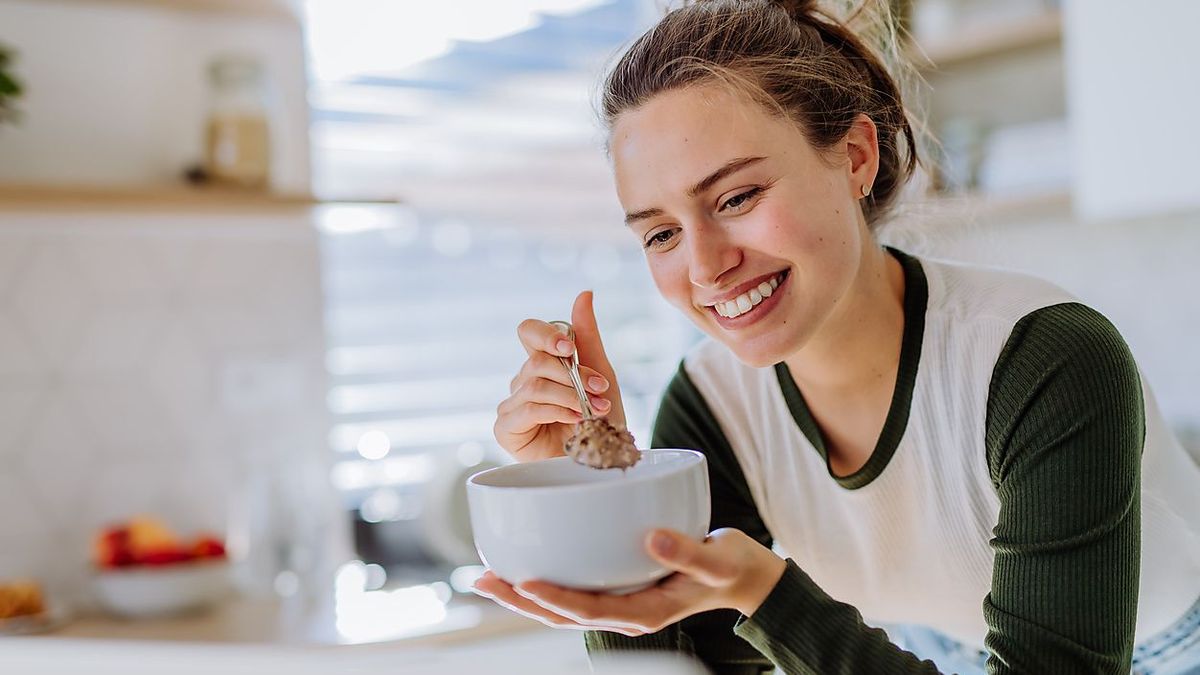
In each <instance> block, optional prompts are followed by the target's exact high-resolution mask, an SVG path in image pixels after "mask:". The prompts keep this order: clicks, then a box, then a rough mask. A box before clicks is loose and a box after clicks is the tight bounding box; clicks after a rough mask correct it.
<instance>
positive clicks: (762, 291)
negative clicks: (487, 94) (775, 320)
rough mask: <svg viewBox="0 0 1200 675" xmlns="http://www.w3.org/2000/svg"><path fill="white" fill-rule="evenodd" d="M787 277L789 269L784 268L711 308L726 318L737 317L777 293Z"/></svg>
mask: <svg viewBox="0 0 1200 675" xmlns="http://www.w3.org/2000/svg"><path fill="white" fill-rule="evenodd" d="M786 277H787V270H784V271H782V272H780V273H778V274H776V275H775V276H773V277H771V278H770V279H768V280H767V281H764V282H762V283H760V284H759V285H758V286H755V287H754V288H752V289H750V290H749V291H746V292H745V293H742V294H741V295H739V296H737V297H736V298H734V299H732V300H728V301H726V302H718V303H717V304H715V305H711V308H712V309H713V311H715V312H716V313H717V314H719V315H721V316H722V317H724V318H726V319H735V318H737V317H739V316H741V315H743V314H745V313H747V312H749V311H750V310H752V309H754V308H755V307H757V306H758V305H759V304H761V303H762V302H763V300H766V299H767V298H769V297H771V295H772V294H774V293H775V289H777V288H779V284H780V283H782V282H783V280H784V279H785V278H786Z"/></svg>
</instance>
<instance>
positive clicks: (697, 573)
mask: <svg viewBox="0 0 1200 675" xmlns="http://www.w3.org/2000/svg"><path fill="white" fill-rule="evenodd" d="M646 548H647V549H649V551H650V555H651V556H652V557H653V558H655V559H656V560H657V561H658V562H660V563H662V564H663V565H664V566H665V567H667V568H668V569H672V570H675V571H676V572H682V573H684V574H686V575H688V576H690V577H694V578H695V579H696V580H698V581H700V583H703V584H705V585H707V586H713V587H720V586H727V585H729V584H730V583H732V582H733V581H735V580H736V577H737V570H736V569H734V566H733V565H732V564H730V562H729V561H727V560H725V559H723V558H721V557H720V556H719V555H717V553H716V552H715V547H713V546H707V545H705V542H700V541H696V540H694V539H692V538H691V537H688V536H686V535H684V534H683V533H681V532H675V531H673V530H654V531H653V532H651V533H650V534H649V535H647V537H646Z"/></svg>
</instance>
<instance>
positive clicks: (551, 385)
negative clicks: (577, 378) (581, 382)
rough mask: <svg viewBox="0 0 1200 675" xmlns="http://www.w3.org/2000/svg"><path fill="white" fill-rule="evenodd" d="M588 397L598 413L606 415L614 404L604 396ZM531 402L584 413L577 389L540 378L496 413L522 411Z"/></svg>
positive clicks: (515, 394) (500, 406)
mask: <svg viewBox="0 0 1200 675" xmlns="http://www.w3.org/2000/svg"><path fill="white" fill-rule="evenodd" d="M587 396H588V402H589V403H591V406H592V409H593V410H595V411H597V412H600V413H604V412H607V411H608V409H609V408H611V407H612V403H610V402H609V401H608V400H607V399H605V398H604V397H602V396H596V395H595V394H588V395H587ZM530 402H531V403H539V404H549V405H556V406H559V407H562V408H567V409H568V410H573V411H575V412H577V413H582V412H583V410H582V406H581V405H580V404H579V395H578V394H576V393H575V387H572V386H569V385H564V384H560V383H558V382H552V381H550V380H546V379H542V378H538V379H536V380H533V381H527V382H526V383H525V384H524V385H522V386H521V388H520V389H518V390H517V391H516V393H514V394H513V395H512V396H510V397H508V398H507V399H505V400H503V401H501V402H500V405H499V406H498V407H497V408H496V413H497V414H498V415H505V414H509V413H510V411H513V410H520V408H521V406H523V405H525V404H526V403H530Z"/></svg>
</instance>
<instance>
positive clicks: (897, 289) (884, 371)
mask: <svg viewBox="0 0 1200 675" xmlns="http://www.w3.org/2000/svg"><path fill="white" fill-rule="evenodd" d="M864 241H866V242H871V241H873V240H872V239H871V238H869V237H868V238H865V239H864ZM903 334H904V269H903V267H901V265H900V262H899V261H898V260H896V259H895V258H894V257H892V255H891V254H889V253H888V252H887V251H885V250H883V249H882V248H881V247H879V246H876V245H874V244H867V245H865V246H863V253H862V256H861V258H860V264H859V270H858V274H857V275H855V279H854V282H853V283H852V285H851V287H850V290H849V292H848V293H847V294H846V295H845V296H844V297H843V298H842V299H841V300H840V301H839V302H838V304H837V305H836V306H835V307H834V309H833V312H832V313H831V314H830V315H829V317H828V318H827V319H826V320H825V322H824V324H823V325H822V327H821V329H820V330H819V331H818V332H817V333H816V334H815V335H813V337H812V339H810V340H809V341H808V343H807V344H806V345H805V346H804V347H803V348H802V349H801V350H800V351H798V352H796V353H795V354H793V355H791V356H789V357H788V358H786V359H784V363H786V364H787V367H788V369H789V370H790V371H791V373H792V378H793V379H795V380H796V384H797V386H799V387H800V388H801V389H802V390H804V391H821V392H826V393H829V394H834V395H839V396H851V397H857V396H863V395H869V393H870V392H872V391H874V390H876V389H877V388H879V387H883V388H887V389H889V390H890V388H891V387H893V386H894V384H895V378H896V372H897V369H898V367H899V363H900V343H901V339H902V337H903Z"/></svg>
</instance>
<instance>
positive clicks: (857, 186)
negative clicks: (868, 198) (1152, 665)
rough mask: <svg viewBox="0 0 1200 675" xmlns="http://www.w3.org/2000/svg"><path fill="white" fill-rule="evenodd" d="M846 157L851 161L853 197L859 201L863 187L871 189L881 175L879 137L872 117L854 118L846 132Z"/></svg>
mask: <svg viewBox="0 0 1200 675" xmlns="http://www.w3.org/2000/svg"><path fill="white" fill-rule="evenodd" d="M846 155H847V156H848V157H849V159H850V164H849V174H848V176H847V178H848V180H849V187H850V192H851V197H852V198H853V199H855V200H858V199H860V198H861V197H862V196H863V195H862V188H863V186H866V187H867V188H868V189H869V188H871V187H872V186H873V185H874V183H875V176H876V174H878V173H879V136H878V133H877V131H876V128H875V122H873V121H872V120H871V118H870V117H867V116H866V115H863V114H860V115H859V116H858V117H856V118H854V122H853V123H852V124H851V125H850V130H849V131H848V132H846Z"/></svg>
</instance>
